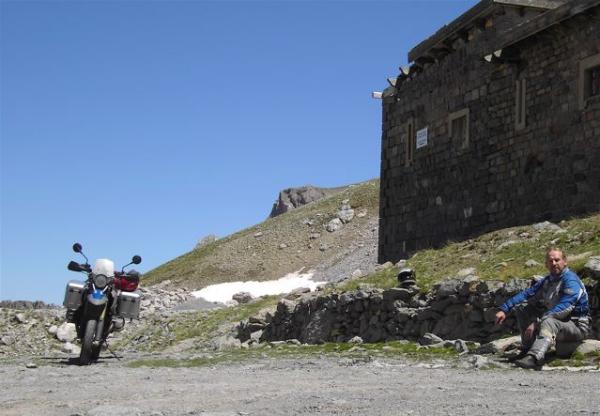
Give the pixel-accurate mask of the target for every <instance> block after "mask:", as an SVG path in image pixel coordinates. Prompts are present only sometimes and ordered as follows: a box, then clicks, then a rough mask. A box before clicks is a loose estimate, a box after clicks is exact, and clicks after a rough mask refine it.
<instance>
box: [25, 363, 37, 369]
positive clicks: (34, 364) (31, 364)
mask: <svg viewBox="0 0 600 416" xmlns="http://www.w3.org/2000/svg"><path fill="white" fill-rule="evenodd" d="M37 367H38V366H37V364H36V363H27V364H25V368H37Z"/></svg>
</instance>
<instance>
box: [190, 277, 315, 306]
mask: <svg viewBox="0 0 600 416" xmlns="http://www.w3.org/2000/svg"><path fill="white" fill-rule="evenodd" d="M313 274H314V273H312V272H308V273H300V272H299V271H298V272H294V273H289V274H286V275H285V276H283V277H282V278H280V279H278V280H267V281H265V282H257V281H252V280H251V281H247V282H228V283H219V284H216V285H211V286H206V287H205V288H203V289H201V290H196V291H194V292H192V296H194V297H195V298H202V299H204V300H207V301H209V302H220V303H225V304H231V303H232V300H231V297H232V296H233V295H235V294H236V293H239V292H248V293H250V294H251V295H252V297H253V298H257V297H260V296H265V295H279V294H282V293H289V292H291V291H293V290H295V289H298V288H301V287H307V288H309V289H310V290H311V291H313V290H315V289H316V288H317V287H319V286H322V285H324V284H326V283H327V282H315V281H313V280H312V277H313Z"/></svg>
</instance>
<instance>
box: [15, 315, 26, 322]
mask: <svg viewBox="0 0 600 416" xmlns="http://www.w3.org/2000/svg"><path fill="white" fill-rule="evenodd" d="M15 321H16V322H18V323H20V324H26V323H27V318H26V317H25V314H24V313H18V314H16V315H15Z"/></svg>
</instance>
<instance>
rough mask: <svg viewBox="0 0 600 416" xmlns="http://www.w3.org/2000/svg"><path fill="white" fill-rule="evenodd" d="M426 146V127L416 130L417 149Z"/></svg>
mask: <svg viewBox="0 0 600 416" xmlns="http://www.w3.org/2000/svg"><path fill="white" fill-rule="evenodd" d="M425 146H427V127H425V128H424V129H421V130H418V131H417V149H420V148H421V147H425Z"/></svg>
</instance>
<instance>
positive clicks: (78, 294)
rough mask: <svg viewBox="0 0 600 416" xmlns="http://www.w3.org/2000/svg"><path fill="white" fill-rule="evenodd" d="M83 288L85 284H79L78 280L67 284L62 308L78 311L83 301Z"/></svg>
mask: <svg viewBox="0 0 600 416" xmlns="http://www.w3.org/2000/svg"><path fill="white" fill-rule="evenodd" d="M84 287H85V282H80V281H79V280H71V281H70V282H69V283H67V289H66V291H65V300H64V302H63V306H64V307H65V308H67V309H71V310H76V309H79V307H80V306H81V302H82V301H83V288H84Z"/></svg>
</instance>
